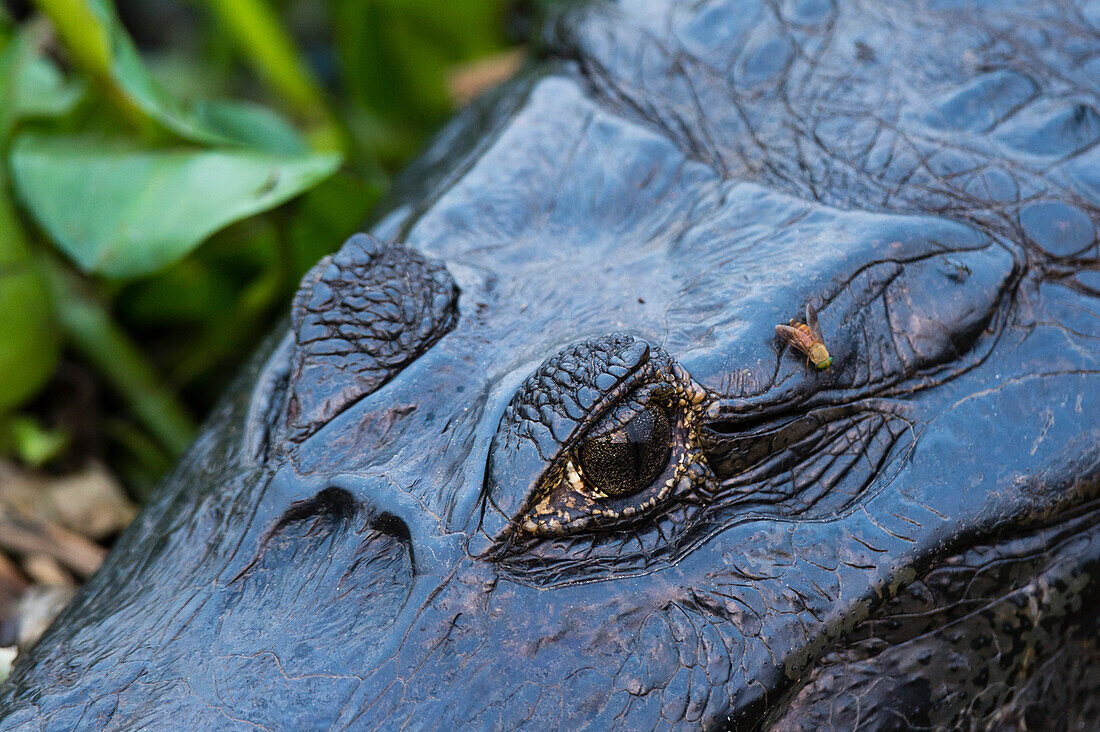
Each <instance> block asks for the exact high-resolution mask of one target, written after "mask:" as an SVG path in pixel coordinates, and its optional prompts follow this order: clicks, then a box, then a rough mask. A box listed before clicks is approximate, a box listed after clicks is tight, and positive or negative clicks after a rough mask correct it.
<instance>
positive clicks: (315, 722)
mask: <svg viewBox="0 0 1100 732" xmlns="http://www.w3.org/2000/svg"><path fill="white" fill-rule="evenodd" d="M547 27H548V28H549V29H550V30H549V31H548V47H549V49H550V58H549V59H548V60H546V61H545V62H544V63H543V64H542V65H541V66H539V67H537V68H535V69H532V70H531V71H530V72H528V73H527V74H526V75H525V76H524V77H523V78H521V79H519V80H517V81H514V82H512V83H511V84H510V85H508V86H507V87H506V88H504V89H502V90H500V91H499V92H497V93H495V94H493V95H491V96H490V98H488V99H486V100H484V101H483V102H482V103H481V104H480V105H479V106H477V107H475V108H474V109H471V110H468V111H467V112H464V113H463V114H461V115H460V116H459V117H458V118H457V119H456V120H455V121H454V122H453V123H452V125H451V126H450V127H449V128H448V129H447V130H446V131H445V132H444V133H443V134H442V135H441V136H440V138H439V139H438V140H437V142H436V143H435V144H434V146H433V147H432V148H430V149H429V150H428V151H427V152H426V153H425V156H424V158H423V159H422V161H421V162H419V163H417V164H416V165H414V166H413V167H412V168H411V169H410V171H409V172H408V173H407V175H406V177H405V179H404V183H403V185H402V186H400V187H399V188H398V191H397V192H396V193H395V196H394V199H393V201H392V208H391V211H392V213H391V214H390V215H389V216H388V217H386V218H385V219H383V220H382V221H381V222H380V223H379V224H378V225H377V226H375V227H374V229H373V234H374V237H373V238H371V237H366V236H362V235H361V236H358V237H354V238H352V239H351V240H349V242H348V243H346V244H345V245H344V247H343V249H342V250H341V252H340V253H338V254H337V255H335V256H334V257H333V258H332V259H330V260H325V261H323V262H322V263H320V264H319V265H318V267H317V268H316V269H315V270H314V271H313V272H311V273H310V275H308V276H307V277H306V279H305V281H304V282H303V289H302V292H301V293H300V295H299V296H298V298H297V299H296V300H295V305H294V309H293V312H292V318H291V320H292V323H291V327H290V329H289V331H283V332H280V333H276V334H275V335H274V336H273V337H272V339H271V341H270V343H269V345H268V346H267V347H265V348H264V349H263V350H262V352H261V353H260V354H258V356H257V358H256V359H255V362H254V363H253V364H252V365H251V366H250V367H249V368H247V369H246V370H245V373H244V374H242V376H241V377H240V379H239V380H238V381H237V383H236V384H235V385H234V386H233V387H231V388H230V389H229V391H228V393H227V395H226V399H225V401H224V403H223V405H222V406H221V407H220V408H219V409H218V410H217V412H216V413H215V415H214V416H213V417H212V418H211V421H210V423H209V424H208V426H207V428H206V430H205V431H204V433H203V435H202V436H201V437H200V438H199V440H198V441H197V442H196V444H195V445H194V446H193V448H192V449H191V451H190V453H189V454H188V456H187V457H186V458H185V459H184V460H183V461H182V462H181V464H180V465H179V466H178V468H177V470H176V471H175V472H174V473H173V475H172V476H170V477H169V479H168V480H167V481H166V483H165V484H164V485H163V486H162V487H161V488H160V490H159V492H158V494H157V495H156V497H155V499H154V501H153V503H152V505H150V506H149V507H148V508H147V509H146V510H145V512H144V513H143V514H142V515H141V516H140V517H139V518H138V519H137V520H136V521H135V523H134V525H133V526H132V527H131V528H130V529H129V530H128V531H127V532H126V534H125V536H124V537H123V538H122V539H121V540H120V542H119V545H118V546H117V547H116V549H115V550H114V551H113V553H112V554H111V556H110V558H109V559H108V560H107V562H106V564H105V565H104V567H103V569H102V570H101V571H100V572H99V573H98V574H97V575H96V576H95V577H94V578H93V579H92V581H91V582H89V584H88V585H87V587H86V588H85V589H84V591H83V592H82V594H81V595H80V596H79V598H78V599H77V600H76V601H74V603H73V604H72V605H71V606H70V608H69V609H68V610H67V611H66V612H65V614H64V615H63V616H62V617H61V618H60V619H59V620H58V621H57V622H56V623H55V625H54V626H53V628H52V629H51V630H50V631H49V632H48V633H47V635H46V636H45V637H44V638H43V639H42V640H41V641H40V642H39V644H38V645H37V646H36V647H35V648H34V649H33V651H32V652H31V653H30V654H28V655H27V656H26V657H24V658H22V659H21V660H20V663H19V664H18V665H17V666H16V668H15V669H14V670H13V673H12V676H11V680H10V681H9V682H8V683H7V685H6V686H4V687H3V688H2V689H0V718H2V721H0V728H2V729H24V728H28V729H34V728H46V729H71V728H74V727H75V728H101V727H110V728H118V729H137V728H144V727H153V728H157V727H172V728H198V727H203V728H206V727H216V728H226V729H238V728H239V729H250V728H256V727H261V728H267V729H288V728H293V729H298V728H333V727H336V728H344V727H351V728H366V729H374V728H381V729H393V728H402V727H409V728H413V729H424V728H429V729H435V728H456V727H460V726H461V727H464V728H473V729H481V728H484V729H512V728H521V727H526V728H530V729H540V730H541V729H576V728H589V729H596V730H603V729H671V728H685V729H696V728H707V729H756V728H765V727H771V726H774V727H775V728H777V729H822V728H836V729H851V728H857V727H862V728H868V729H938V728H959V727H962V728H967V727H972V728H981V729H985V728H1009V727H1011V728H1021V727H1023V726H1027V727H1029V728H1040V727H1043V726H1054V727H1058V728H1067V727H1072V726H1079V727H1082V728H1087V727H1088V726H1089V725H1090V723H1095V721H1096V720H1097V719H1098V718H1100V708H1098V705H1097V701H1096V697H1097V695H1096V690H1097V689H1098V688H1100V663H1098V660H1100V655H1098V653H1100V652H1098V650H1097V648H1096V645H1095V641H1094V638H1095V636H1096V630H1097V629H1096V625H1095V624H1096V619H1097V612H1096V608H1097V607H1098V605H1097V602H1096V600H1097V599H1098V598H1097V587H1096V585H1097V583H1096V582H1095V581H1094V580H1093V577H1094V576H1095V575H1096V564H1097V561H1098V559H1100V543H1097V540H1098V539H1100V535H1098V534H1097V532H1098V530H1100V529H1098V528H1097V519H1098V517H1100V514H1098V504H1097V490H1098V488H1100V478H1098V475H1100V449H1098V448H1100V424H1098V421H1097V418H1096V415H1097V414H1100V404H1098V395H1100V378H1098V375H1100V348H1098V340H1100V321H1098V317H1097V315H1098V313H1100V252H1098V249H1097V235H1096V230H1095V224H1094V222H1095V221H1097V220H1098V217H1100V208H1098V207H1100V178H1098V177H1097V171H1098V170H1100V113H1098V112H1097V108H1098V106H1100V99H1098V96H1100V89H1098V87H1097V79H1098V78H1100V74H1098V72H1097V69H1100V14H1098V13H1097V11H1096V9H1095V3H1091V4H1090V3H1071V2H1051V3H1033V2H1027V3H1023V2H1021V3H1012V2H984V3H967V2H939V1H937V2H932V1H931V0H929V1H927V2H915V3H913V2H906V3H901V2H882V3H866V4H864V3H859V2H849V1H847V0H837V1H836V2H815V1H813V0H802V1H801V2H778V3H770V2H769V3H764V2H733V0H729V1H728V2H722V1H721V0H716V1H715V2H709V3H687V2H683V3H674V2H665V1H663V0H649V1H648V2H642V1H638V2H623V3H621V4H617V5H603V4H599V5H596V6H593V7H591V8H589V9H580V10H572V11H569V12H568V13H566V14H565V15H563V16H562V17H559V18H556V19H555V20H554V21H553V22H551V23H548V24H547ZM393 242H398V243H399V244H394V243H393ZM808 303H813V304H814V305H815V306H816V307H817V310H818V317H819V320H820V327H821V332H822V336H823V339H824V342H825V343H826V344H827V346H828V351H829V354H830V355H831V356H832V358H833V363H832V365H831V367H830V368H829V369H828V370H823V371H819V370H817V369H815V368H813V366H812V365H807V363H806V358H805V356H804V355H802V354H799V353H797V352H793V351H792V349H790V348H787V347H784V346H783V343H782V341H781V340H780V339H779V338H778V337H777V336H776V334H775V330H774V329H775V325H776V324H777V323H788V322H790V320H791V319H792V318H799V317H801V316H802V314H803V313H804V312H805V308H806V305H807V304H808ZM654 405H658V406H656V407H654ZM646 408H659V409H661V410H664V413H665V414H666V415H667V416H668V421H669V438H668V439H669V441H670V444H669V460H668V463H667V464H666V465H665V467H664V468H663V469H662V470H661V472H660V474H659V476H658V477H657V478H656V479H655V480H654V482H653V483H652V484H651V485H650V486H647V487H645V488H643V489H641V490H639V491H638V492H636V493H629V494H628V495H623V496H607V495H605V494H601V492H600V491H599V490H598V489H594V488H593V487H592V486H591V485H589V484H588V483H586V482H585V480H584V476H583V472H584V468H583V466H582V467H581V469H579V470H578V469H577V463H578V462H579V460H578V458H577V457H576V455H577V451H578V450H580V446H581V445H582V444H583V443H584V440H585V439H586V437H588V436H589V435H593V436H595V435H602V434H608V433H609V431H614V430H615V429H619V428H622V426H623V425H626V424H629V423H630V420H631V419H634V418H635V417H636V416H637V414H639V413H640V412H641V411H643V410H644V409H646Z"/></svg>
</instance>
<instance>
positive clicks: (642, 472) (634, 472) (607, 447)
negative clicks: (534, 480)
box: [578, 407, 671, 497]
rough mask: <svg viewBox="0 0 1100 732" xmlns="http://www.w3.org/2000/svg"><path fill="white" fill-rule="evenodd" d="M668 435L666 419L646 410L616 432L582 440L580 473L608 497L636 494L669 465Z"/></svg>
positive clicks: (655, 409) (658, 411)
mask: <svg viewBox="0 0 1100 732" xmlns="http://www.w3.org/2000/svg"><path fill="white" fill-rule="evenodd" d="M670 434H671V430H670V427H669V421H668V415H667V414H665V412H664V410H663V409H660V408H658V407H649V408H647V409H645V410H644V411H642V412H641V413H639V414H638V415H637V416H635V417H634V418H633V419H632V420H630V421H629V422H627V423H626V424H625V425H623V426H622V427H620V428H619V429H617V430H614V431H612V432H609V433H607V434H605V435H601V436H600V437H597V438H593V439H590V440H585V441H584V443H582V444H581V448H580V450H579V451H578V458H579V462H580V468H581V472H582V473H583V474H584V477H585V479H586V480H588V481H589V482H590V483H591V484H592V485H593V486H594V487H596V488H598V489H599V490H601V491H602V492H604V493H606V494H607V495H609V496H615V497H618V496H627V495H630V494H632V493H637V492H638V491H640V490H642V489H643V488H645V487H646V486H648V485H649V484H650V483H652V482H653V480H654V479H655V478H656V477H657V476H658V475H660V473H661V471H662V470H663V469H664V467H665V464H666V463H667V462H668V454H669V452H670V451H671V445H670V444H669V437H670Z"/></svg>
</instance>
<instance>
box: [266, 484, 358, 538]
mask: <svg viewBox="0 0 1100 732" xmlns="http://www.w3.org/2000/svg"><path fill="white" fill-rule="evenodd" d="M356 509H357V504H356V501H355V498H354V497H353V496H352V495H351V493H349V492H348V491H346V490H344V489H343V488H325V489H324V490H322V491H320V492H318V493H317V495H315V496H313V497H312V498H307V499H306V500H304V501H295V502H294V503H292V504H290V507H289V508H287V510H286V511H284V512H283V515H282V516H280V517H279V520H278V522H276V524H275V528H274V531H278V530H279V529H282V528H285V527H286V526H288V525H290V524H293V523H296V522H299V521H305V520H307V519H310V518H318V519H331V520H333V521H336V522H340V521H348V520H350V519H351V518H352V517H353V516H355V513H356Z"/></svg>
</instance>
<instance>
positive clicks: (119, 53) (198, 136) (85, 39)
mask: <svg viewBox="0 0 1100 732" xmlns="http://www.w3.org/2000/svg"><path fill="white" fill-rule="evenodd" d="M38 4H39V6H41V8H42V9H43V10H44V11H46V13H47V14H48V15H49V16H50V19H51V20H52V21H53V23H54V26H55V27H56V28H57V31H58V33H59V34H60V35H61V37H62V39H63V40H64V41H65V44H66V45H67V46H68V48H69V50H70V51H71V52H72V55H73V57H74V58H75V60H76V62H77V63H78V64H79V65H80V66H81V67H82V68H84V70H86V71H87V72H88V73H89V74H91V75H92V76H94V77H96V78H98V79H99V80H100V81H102V82H103V83H105V84H107V85H109V87H110V88H111V90H112V92H113V98H114V99H115V100H116V101H118V102H120V103H121V104H122V105H123V107H124V108H125V109H126V110H127V111H128V112H130V113H131V114H135V113H136V114H140V115H142V116H144V117H145V118H146V119H149V120H151V121H153V122H155V123H156V124H158V125H159V126H161V127H163V128H164V129H167V130H170V131H171V132H174V133H175V134H176V135H179V136H180V137H183V138H184V139H187V140H191V141H194V142H199V143H203V144H224V143H226V142H227V140H226V139H225V138H224V137H223V136H221V135H220V134H218V133H217V132H216V131H214V130H212V129H210V128H208V127H206V126H205V125H204V124H202V122H201V121H199V120H198V119H197V118H196V117H195V116H194V115H192V114H190V113H188V112H187V111H186V110H184V109H183V108H182V107H180V105H178V104H177V103H176V102H175V100H173V99H172V98H171V97H170V96H169V95H168V94H167V93H166V92H165V91H164V89H163V87H161V86H160V84H158V83H157V82H156V80H155V79H154V78H153V76H152V75H151V74H150V73H149V71H148V70H147V69H146V68H145V65H144V63H143V62H142V59H141V55H140V54H139V53H138V50H137V47H135V46H134V42H133V40H131V39H130V36H129V34H127V33H126V29H125V28H123V27H122V23H121V22H120V21H119V19H118V15H117V14H116V13H115V9H114V6H113V4H112V3H111V2H110V0H38Z"/></svg>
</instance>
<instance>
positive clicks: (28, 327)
mask: <svg viewBox="0 0 1100 732" xmlns="http://www.w3.org/2000/svg"><path fill="white" fill-rule="evenodd" d="M35 53H36V51H35V48H34V46H33V44H32V43H31V41H30V38H29V35H28V34H27V33H20V34H18V35H17V36H15V37H14V38H13V39H12V40H11V41H9V42H8V43H7V45H6V46H5V47H4V50H3V53H0V150H2V149H5V148H6V146H7V142H8V137H9V135H10V134H11V131H12V130H13V129H14V128H15V126H16V125H17V124H18V123H19V121H20V119H22V118H25V117H32V116H55V115H58V114H64V113H65V112H67V111H69V110H70V109H71V108H72V106H73V105H74V104H75V103H76V101H77V99H78V98H79V96H80V91H79V90H78V89H77V88H76V87H73V86H72V85H69V84H67V83H66V82H65V81H64V79H63V78H62V77H61V75H60V73H59V72H58V71H57V69H56V68H55V67H54V66H53V64H52V63H51V62H50V61H49V60H47V59H45V58H42V57H39V56H36V55H35ZM0 323H4V327H3V328H2V329H0V412H3V411H6V410H7V409H10V408H11V407H13V406H16V405H18V404H20V403H21V402H23V401H26V400H27V399H28V398H30V397H31V396H33V395H34V394H35V392H37V391H38V390H39V389H40V388H41V387H42V385H43V384H44V383H45V382H46V380H47V379H48V378H49V377H50V375H51V374H52V373H53V370H54V366H55V364H56V362H57V358H58V353H59V350H60V334H59V331H58V327H57V323H56V322H55V321H54V317H53V310H52V307H51V305H50V300H49V293H48V291H47V289H46V284H45V282H44V281H43V280H42V278H41V276H40V274H39V272H38V271H37V269H36V267H35V263H34V261H33V260H32V258H31V252H30V248H29V246H28V243H27V239H26V235H25V234H24V232H23V230H22V227H21V226H20V222H19V218H18V217H17V215H16V213H15V208H14V206H13V205H12V203H11V200H10V198H9V193H8V180H7V174H6V171H5V170H4V169H3V168H2V167H0Z"/></svg>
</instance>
